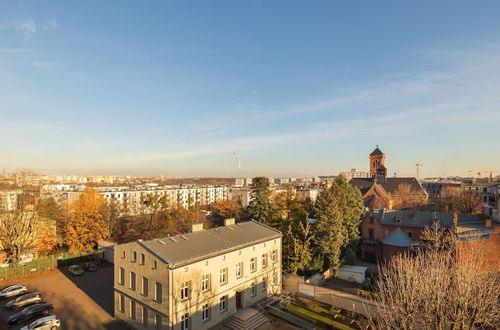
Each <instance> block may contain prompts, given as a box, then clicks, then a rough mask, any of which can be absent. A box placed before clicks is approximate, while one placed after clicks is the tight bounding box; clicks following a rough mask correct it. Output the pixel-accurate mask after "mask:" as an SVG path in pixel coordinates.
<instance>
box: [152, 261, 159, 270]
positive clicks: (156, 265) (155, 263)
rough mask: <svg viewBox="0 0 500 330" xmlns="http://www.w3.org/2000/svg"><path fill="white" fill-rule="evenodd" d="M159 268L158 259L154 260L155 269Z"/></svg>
mask: <svg viewBox="0 0 500 330" xmlns="http://www.w3.org/2000/svg"><path fill="white" fill-rule="evenodd" d="M157 268H158V263H157V262H156V260H154V261H153V269H157Z"/></svg>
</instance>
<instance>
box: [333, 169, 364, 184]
mask: <svg viewBox="0 0 500 330" xmlns="http://www.w3.org/2000/svg"><path fill="white" fill-rule="evenodd" d="M339 175H342V176H343V177H345V178H346V180H347V181H351V179H354V178H369V177H370V173H369V172H366V171H359V170H358V169H357V168H351V170H350V171H344V172H340V173H339Z"/></svg>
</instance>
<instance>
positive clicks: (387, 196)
mask: <svg viewBox="0 0 500 330" xmlns="http://www.w3.org/2000/svg"><path fill="white" fill-rule="evenodd" d="M369 157H370V178H353V179H352V180H351V181H350V182H351V184H352V185H353V186H355V187H358V188H359V190H360V191H361V194H362V196H363V202H364V204H365V207H368V208H370V209H386V210H402V209H403V210H404V209H414V208H418V207H420V206H424V205H426V204H428V200H429V197H428V195H427V192H426V191H425V189H424V188H422V186H421V185H420V183H419V182H418V181H417V179H416V178H412V177H401V178H399V177H388V176H387V168H386V167H385V154H384V153H383V152H382V151H381V150H380V149H379V148H378V146H377V147H376V148H375V150H373V152H372V153H371V154H370V156H369Z"/></svg>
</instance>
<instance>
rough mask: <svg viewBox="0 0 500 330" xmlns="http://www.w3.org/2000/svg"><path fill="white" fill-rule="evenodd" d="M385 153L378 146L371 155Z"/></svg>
mask: <svg viewBox="0 0 500 330" xmlns="http://www.w3.org/2000/svg"><path fill="white" fill-rule="evenodd" d="M383 154H384V153H383V152H382V151H381V150H380V149H379V148H378V147H376V148H375V150H373V151H372V153H371V154H370V156H378V155H383Z"/></svg>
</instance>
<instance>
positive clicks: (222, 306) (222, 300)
mask: <svg viewBox="0 0 500 330" xmlns="http://www.w3.org/2000/svg"><path fill="white" fill-rule="evenodd" d="M219 311H220V312H221V313H224V312H225V311H227V296H222V297H220V299H219Z"/></svg>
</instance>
